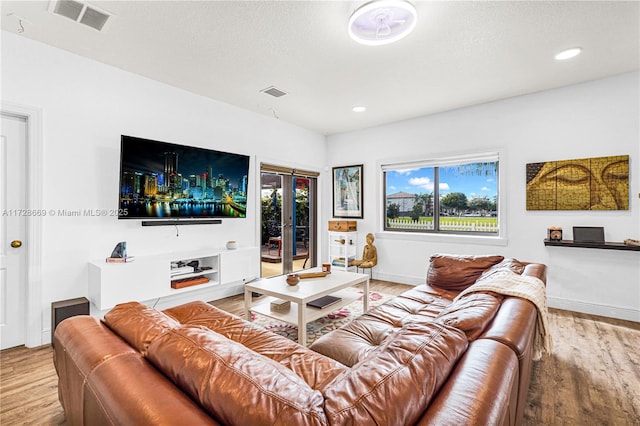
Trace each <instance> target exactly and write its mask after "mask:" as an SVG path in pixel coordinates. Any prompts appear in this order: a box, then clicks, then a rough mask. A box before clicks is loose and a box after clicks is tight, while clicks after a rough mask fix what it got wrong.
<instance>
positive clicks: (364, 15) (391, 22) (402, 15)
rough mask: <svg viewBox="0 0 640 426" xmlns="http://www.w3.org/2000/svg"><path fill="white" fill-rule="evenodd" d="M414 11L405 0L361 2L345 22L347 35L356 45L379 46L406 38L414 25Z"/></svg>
mask: <svg viewBox="0 0 640 426" xmlns="http://www.w3.org/2000/svg"><path fill="white" fill-rule="evenodd" d="M417 17H418V16H417V13H416V8H415V7H414V6H413V4H411V3H410V2H408V1H406V0H372V1H367V2H364V4H362V5H361V6H360V7H358V8H357V9H356V10H355V11H354V12H353V14H352V15H351V18H350V19H349V27H348V29H349V36H350V37H351V38H352V39H353V40H354V41H357V42H358V43H361V44H367V45H369V46H380V45H383V44H389V43H393V42H394V41H398V40H400V39H401V38H404V37H405V36H406V35H408V34H409V33H410V32H411V31H413V29H414V28H415V26H416V21H417Z"/></svg>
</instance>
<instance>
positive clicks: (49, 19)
mask: <svg viewBox="0 0 640 426" xmlns="http://www.w3.org/2000/svg"><path fill="white" fill-rule="evenodd" d="M89 4H91V5H93V6H96V7H98V8H101V9H104V10H105V11H108V12H110V13H112V14H114V15H115V16H114V17H113V18H112V20H111V22H109V24H108V25H107V27H106V29H105V30H104V31H102V32H98V31H96V30H94V29H91V28H88V27H86V26H83V25H80V24H77V23H75V22H73V21H71V20H69V19H66V18H64V17H61V16H57V15H53V14H51V13H49V12H48V11H47V9H48V6H49V2H48V1H19V2H11V1H2V2H1V3H0V7H1V12H2V29H3V30H6V31H9V32H12V33H16V32H17V30H18V21H17V19H16V17H15V15H17V16H20V17H22V18H24V19H25V20H26V21H28V22H25V23H23V26H24V28H25V31H24V32H23V33H22V36H24V37H28V38H31V39H34V40H38V41H41V42H43V43H46V44H50V45H53V46H56V47H59V48H61V49H65V50H68V51H71V52H74V53H76V54H78V55H82V56H86V57H88V58H92V59H94V60H96V61H100V62H104V63H107V64H110V65H113V66H115V67H118V68H121V69H124V70H127V71H131V72H134V73H137V74H140V75H143V76H146V77H149V78H152V79H154V80H158V81H161V82H164V83H167V84H170V85H172V86H176V87H179V88H182V89H185V90H188V91H190V92H193V93H197V94H199V95H203V96H207V97H210V98H213V99H216V100H219V101H222V102H225V103H228V104H232V105H236V106H238V107H241V108H244V109H248V110H251V111H256V112H259V113H262V114H266V115H269V116H271V117H274V119H276V118H277V119H280V120H283V121H287V122H290V123H293V124H296V125H299V126H301V127H304V128H307V129H310V130H312V131H315V132H318V133H321V134H334V133H340V132H345V131H351V130H357V129H362V128H366V127H371V126H375V125H379V124H383V123H388V122H393V121H398V120H403V119H407V118H412V117H417V116H421V115H426V114H432V113H437V112H441V111H446V110H451V109H455V108H460V107H464V106H468V105H474V104H479V103H484V102H490V101H494V100H497V99H504V98H508V97H512V96H517V95H522V94H526V93H532V92H537V91H541V90H546V89H551V88H554V87H559V86H565V85H568V84H574V83H579V82H583V81H588V80H593V79H597V78H602V77H606V76H610V75H615V74H620V73H624V72H628V71H632V70H638V69H639V63H640V46H639V44H640V43H639V39H640V31H639V29H640V8H639V5H640V3H639V2H638V1H630V2H616V1H603V2H591V1H589V2H586V1H582V2H571V1H555V2H544V1H531V2H527V1H514V2H507V1H497V2H485V1H471V2H457V1H446V2H437V1H418V2H416V3H415V4H416V8H417V11H418V26H417V28H416V30H415V31H414V32H413V33H412V34H410V35H409V36H408V37H406V38H405V39H403V40H401V41H399V42H397V43H394V44H390V45H386V46H363V45H359V44H357V43H355V42H353V41H351V40H350V39H349V36H348V34H347V29H346V24H347V22H348V19H349V16H350V14H351V12H352V11H353V8H354V5H355V4H356V2H341V1H275V2H272V1H253V2H248V1H228V2H225V1H91V2H89ZM11 13H13V14H15V15H10V14H11ZM573 46H581V47H582V48H583V49H584V50H583V53H582V54H581V55H580V56H578V57H577V58H574V59H572V60H569V61H565V62H557V61H555V60H554V59H553V56H554V54H556V53H558V52H559V51H561V50H563V49H565V48H569V47H573ZM272 85H273V86H276V87H278V88H279V89H282V90H284V91H286V92H288V95H286V96H283V97H280V98H273V97H271V96H268V95H266V94H264V93H261V92H260V90H261V89H264V88H267V87H269V86H272ZM355 105H364V106H366V107H367V111H366V112H364V113H354V112H352V111H351V108H352V107H353V106H355Z"/></svg>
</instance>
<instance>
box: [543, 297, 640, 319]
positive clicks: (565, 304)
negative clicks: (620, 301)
mask: <svg viewBox="0 0 640 426" xmlns="http://www.w3.org/2000/svg"><path fill="white" fill-rule="evenodd" d="M547 305H548V306H549V307H550V308H556V309H563V310H566V311H574V312H581V313H584V314H590V315H598V316H601V317H608V318H617V319H621V320H626V321H635V322H640V310H637V309H629V308H621V307H618V306H610V305H601V304H596V303H588V302H580V301H578V300H570V299H562V298H558V297H549V298H548V299H547Z"/></svg>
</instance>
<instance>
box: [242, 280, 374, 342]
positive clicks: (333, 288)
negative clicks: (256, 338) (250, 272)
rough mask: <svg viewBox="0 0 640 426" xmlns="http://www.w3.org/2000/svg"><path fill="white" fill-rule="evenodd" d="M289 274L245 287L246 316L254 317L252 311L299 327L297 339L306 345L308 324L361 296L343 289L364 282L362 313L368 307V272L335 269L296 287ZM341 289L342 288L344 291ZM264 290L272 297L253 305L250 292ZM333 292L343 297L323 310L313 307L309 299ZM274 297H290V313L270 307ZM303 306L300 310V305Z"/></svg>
mask: <svg viewBox="0 0 640 426" xmlns="http://www.w3.org/2000/svg"><path fill="white" fill-rule="evenodd" d="M318 271H319V269H310V270H307V271H305V272H318ZM286 278H287V277H286V275H282V276H278V277H273V278H263V279H261V280H258V281H254V282H252V283H249V284H246V285H245V286H244V310H245V318H246V319H247V320H249V321H250V320H251V311H253V312H256V313H259V314H261V315H265V316H267V317H271V318H275V319H278V320H281V321H285V322H288V323H290V324H296V325H297V326H298V342H299V343H300V344H301V345H306V342H307V323H309V322H311V321H314V320H316V319H318V318H322V317H324V316H327V315H328V314H329V313H331V312H333V311H335V310H336V309H339V308H340V307H342V306H345V305H348V304H349V303H351V302H353V301H355V300H357V299H358V297H359V295H358V294H357V293H356V292H352V291H344V289H345V288H347V287H352V286H354V285H356V284H359V283H364V288H363V291H364V294H363V297H362V312H366V311H367V310H369V275H367V274H357V273H354V272H343V271H333V272H331V273H330V274H329V275H327V276H326V277H320V278H305V279H302V280H300V282H299V283H298V284H297V285H295V286H290V285H289V284H287V282H286ZM341 290H342V291H341ZM253 292H256V293H261V294H265V295H267V296H270V297H266V298H264V299H261V300H260V301H258V302H256V304H253V301H252V298H251V293H253ZM329 294H330V295H332V296H337V297H340V298H341V299H342V300H340V301H339V302H337V303H334V304H332V305H330V306H327V307H325V308H323V309H317V308H310V307H308V306H307V302H310V301H312V300H315V299H317V298H319V297H322V296H326V295H329ZM275 299H281V300H288V301H289V302H292V303H291V307H290V308H289V311H288V312H277V311H272V310H271V302H272V301H273V300H275ZM301 307H302V308H303V309H300V308H301Z"/></svg>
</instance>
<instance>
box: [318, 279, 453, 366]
mask: <svg viewBox="0 0 640 426" xmlns="http://www.w3.org/2000/svg"><path fill="white" fill-rule="evenodd" d="M457 294H458V293H453V292H449V291H446V290H442V289H437V288H433V287H429V286H427V285H424V284H423V285H419V286H417V287H414V288H412V289H411V290H408V291H406V292H404V293H403V294H401V295H399V296H396V297H394V298H393V299H391V300H389V301H387V302H385V303H383V304H382V305H380V306H378V307H376V308H374V309H371V310H369V311H368V312H366V313H364V314H363V315H361V316H359V317H358V318H355V319H354V320H353V321H351V322H350V323H348V324H346V325H344V326H343V327H341V328H339V329H338V330H334V331H332V332H330V333H327V334H325V335H324V336H321V337H320V338H318V339H317V340H316V341H315V342H313V343H312V344H311V346H310V348H311V349H313V350H314V351H316V352H319V353H321V354H323V355H326V356H327V357H330V358H333V359H335V360H337V361H339V362H341V363H342V364H344V365H346V366H348V367H351V366H353V365H355V364H357V363H358V362H360V361H361V360H362V359H364V358H365V357H366V356H367V355H368V354H369V353H370V352H372V351H374V350H376V348H378V347H379V346H380V345H383V344H384V343H385V341H386V340H387V339H388V338H390V337H391V336H393V333H394V332H396V331H397V330H399V329H401V328H402V327H403V326H404V325H405V324H408V323H415V322H430V321H432V319H433V318H435V317H436V316H437V315H438V314H439V313H440V312H441V311H442V310H443V309H444V308H445V307H447V306H448V305H449V304H451V301H452V300H453V298H454V297H455V296H456V295H457Z"/></svg>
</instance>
